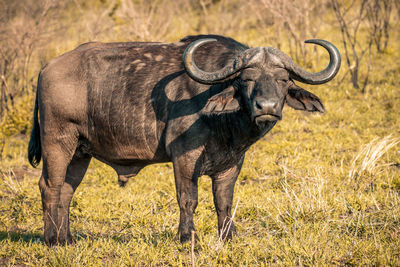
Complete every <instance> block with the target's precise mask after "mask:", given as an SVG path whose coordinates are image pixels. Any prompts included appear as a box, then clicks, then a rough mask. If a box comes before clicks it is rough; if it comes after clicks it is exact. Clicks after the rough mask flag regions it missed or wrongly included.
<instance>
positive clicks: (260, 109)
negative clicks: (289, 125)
mask: <svg viewBox="0 0 400 267" xmlns="http://www.w3.org/2000/svg"><path fill="white" fill-rule="evenodd" d="M279 106H280V105H279V101H277V100H273V99H265V98H264V99H263V98H260V99H256V101H255V112H256V114H257V115H272V116H275V117H277V118H278V119H281V117H282V112H281V109H280V107H279Z"/></svg>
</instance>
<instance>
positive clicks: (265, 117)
mask: <svg viewBox="0 0 400 267" xmlns="http://www.w3.org/2000/svg"><path fill="white" fill-rule="evenodd" d="M254 119H255V121H256V123H257V124H259V123H263V122H274V121H275V122H276V121H278V120H281V119H282V117H281V116H278V115H274V114H262V115H258V116H256V117H255V118H254Z"/></svg>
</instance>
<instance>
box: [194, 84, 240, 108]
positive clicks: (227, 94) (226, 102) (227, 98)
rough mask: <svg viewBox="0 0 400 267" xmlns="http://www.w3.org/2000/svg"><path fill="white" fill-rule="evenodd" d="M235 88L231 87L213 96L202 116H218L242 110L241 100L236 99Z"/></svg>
mask: <svg viewBox="0 0 400 267" xmlns="http://www.w3.org/2000/svg"><path fill="white" fill-rule="evenodd" d="M235 93H236V92H235V88H234V87H233V86H229V87H228V88H226V89H225V90H223V91H222V92H220V93H218V94H216V95H214V96H212V97H211V98H209V99H208V101H207V103H206V104H205V106H204V107H203V109H202V111H201V112H202V114H205V115H218V114H223V113H229V112H234V111H237V110H239V109H240V104H239V100H238V99H237V97H235Z"/></svg>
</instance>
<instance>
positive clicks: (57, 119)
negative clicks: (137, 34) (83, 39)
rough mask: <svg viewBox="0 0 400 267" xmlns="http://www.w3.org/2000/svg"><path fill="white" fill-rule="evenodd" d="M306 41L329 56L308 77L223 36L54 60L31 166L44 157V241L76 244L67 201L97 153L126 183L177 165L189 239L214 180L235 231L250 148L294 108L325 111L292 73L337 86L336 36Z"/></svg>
mask: <svg viewBox="0 0 400 267" xmlns="http://www.w3.org/2000/svg"><path fill="white" fill-rule="evenodd" d="M306 42H307V43H313V44H317V45H320V46H322V47H324V48H325V49H326V50H327V51H328V52H329V55H330V62H329V65H328V66H327V67H326V68H325V69H324V70H323V71H320V72H318V73H310V72H307V71H305V70H304V69H302V68H301V67H299V66H298V65H296V64H295V63H294V62H293V60H292V59H291V58H290V57H289V56H287V55H286V54H284V53H283V52H281V51H280V50H278V49H275V48H272V47H256V48H249V47H247V46H245V45H243V44H241V43H239V42H236V41H235V40H233V39H230V38H227V37H223V36H216V35H199V36H189V37H186V38H184V39H182V40H181V41H179V42H177V43H143V42H130V43H86V44H83V45H81V46H79V47H77V48H76V49H75V50H72V51H70V52H67V53H65V54H63V55H61V56H59V57H57V58H55V59H53V60H51V61H50V62H48V64H47V65H46V66H44V67H43V68H42V70H41V71H40V74H39V77H38V87H37V95H36V101H35V109H34V115H33V121H34V124H33V130H32V133H31V140H30V142H29V153H28V158H29V161H30V163H31V164H32V165H33V166H37V164H38V163H39V162H40V160H41V157H43V170H42V175H41V178H40V181H39V188H40V192H41V196H42V204H43V217H44V241H45V242H46V243H47V244H65V243H70V242H72V236H71V233H70V229H69V205H70V201H71V198H72V195H73V193H74V191H75V190H76V188H77V187H78V185H79V184H80V182H81V180H82V178H83V176H84V174H85V172H86V169H87V167H88V165H89V162H90V160H91V158H92V157H94V158H96V159H99V160H100V161H102V162H104V163H106V164H108V165H110V166H111V167H112V168H114V169H115V171H116V172H117V174H118V180H119V183H120V184H121V185H124V184H125V183H126V182H127V180H128V178H129V177H132V176H135V175H137V174H138V172H139V171H140V170H141V169H142V168H143V167H145V166H146V165H149V164H153V163H159V162H172V163H173V167H174V174H175V184H176V195H177V199H178V204H179V208H180V220H179V228H178V235H177V237H178V238H179V239H180V241H181V242H185V241H188V240H189V239H190V236H191V231H192V230H194V224H193V213H194V211H195V209H196V206H197V180H198V177H199V176H201V175H208V176H210V177H211V179H212V191H213V195H214V204H215V209H216V211H217V215H218V229H219V233H220V235H222V237H224V238H225V237H227V238H230V237H231V236H232V232H234V231H235V228H234V226H233V225H232V226H231V227H230V228H229V229H228V230H223V226H224V222H225V221H226V220H227V219H228V218H230V216H231V206H232V196H233V191H234V185H235V181H236V178H237V176H238V174H239V172H240V169H241V166H242V163H243V159H244V156H245V152H246V151H247V150H248V149H249V147H250V146H251V145H252V144H254V143H255V142H256V141H257V140H258V139H260V138H261V137H263V136H264V135H265V134H266V133H267V132H268V131H269V130H271V128H272V127H273V126H274V125H275V124H276V122H277V121H278V120H280V119H281V118H282V108H283V106H284V104H285V103H286V104H287V105H288V106H290V107H292V108H294V109H299V110H306V111H318V112H323V111H324V106H323V105H322V103H321V101H320V99H319V98H318V97H317V96H315V95H314V94H312V93H310V92H308V91H306V90H304V89H302V88H300V87H299V86H297V85H296V84H295V83H294V80H296V81H300V82H302V83H306V84H323V83H326V82H328V81H330V80H331V79H332V78H333V77H335V75H336V74H337V72H338V70H339V68H340V62H341V59H340V54H339V51H338V50H337V49H336V47H335V46H333V45H332V44H331V43H329V42H327V41H324V40H318V39H314V40H308V41H306ZM38 114H39V116H40V117H39V118H38ZM39 119H40V126H39Z"/></svg>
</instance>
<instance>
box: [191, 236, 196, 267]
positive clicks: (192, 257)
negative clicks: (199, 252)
mask: <svg viewBox="0 0 400 267" xmlns="http://www.w3.org/2000/svg"><path fill="white" fill-rule="evenodd" d="M195 234H196V232H195V231H193V230H192V239H191V244H192V247H191V250H190V252H191V253H190V255H191V260H192V267H195V266H196V263H195V256H194V244H195Z"/></svg>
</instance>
